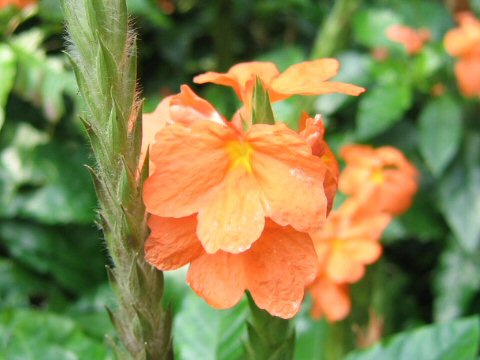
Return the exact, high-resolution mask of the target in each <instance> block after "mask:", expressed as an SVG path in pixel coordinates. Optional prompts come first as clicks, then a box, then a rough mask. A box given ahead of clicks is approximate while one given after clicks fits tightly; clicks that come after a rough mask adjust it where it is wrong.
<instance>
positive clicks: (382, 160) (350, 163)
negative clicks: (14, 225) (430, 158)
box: [339, 145, 417, 215]
mask: <svg viewBox="0 0 480 360" xmlns="http://www.w3.org/2000/svg"><path fill="white" fill-rule="evenodd" d="M340 153H341V155H342V157H343V158H344V159H345V161H346V163H347V166H346V168H345V170H344V171H343V173H342V176H341V177H340V180H339V189H340V190H341V191H342V192H344V193H345V194H347V195H350V196H352V197H353V198H355V199H356V200H357V201H358V202H359V203H361V204H364V205H363V210H364V211H370V212H378V211H387V212H388V213H391V214H394V215H399V214H401V213H403V212H404V211H405V210H407V209H408V208H409V207H410V205H411V203H412V198H413V195H414V194H415V193H416V191H417V182H416V177H417V171H416V170H415V167H414V166H413V165H412V164H410V163H409V162H408V160H407V159H406V158H405V156H404V155H403V154H402V153H401V152H400V151H399V150H397V149H395V148H393V147H389V146H384V147H381V148H378V149H373V148H372V147H370V146H366V145H350V146H345V147H344V148H342V150H341V152H340Z"/></svg>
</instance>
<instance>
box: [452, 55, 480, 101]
mask: <svg viewBox="0 0 480 360" xmlns="http://www.w3.org/2000/svg"><path fill="white" fill-rule="evenodd" d="M455 76H456V78H457V82H458V87H459V88H460V91H461V92H462V94H463V95H465V96H467V97H470V96H480V56H478V57H476V56H470V57H464V58H461V59H460V60H459V61H458V62H457V64H456V65H455Z"/></svg>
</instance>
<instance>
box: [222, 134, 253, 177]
mask: <svg viewBox="0 0 480 360" xmlns="http://www.w3.org/2000/svg"><path fill="white" fill-rule="evenodd" d="M226 149H227V153H228V155H230V160H231V162H232V164H231V167H232V168H235V167H237V166H241V167H243V168H244V169H245V170H246V171H247V172H249V173H251V172H252V163H251V157H252V154H253V148H252V147H251V146H250V144H248V143H245V142H241V141H230V142H228V143H227V146H226Z"/></svg>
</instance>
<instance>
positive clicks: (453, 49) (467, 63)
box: [444, 13, 480, 96]
mask: <svg viewBox="0 0 480 360" xmlns="http://www.w3.org/2000/svg"><path fill="white" fill-rule="evenodd" d="M457 20H458V22H459V23H460V27H458V28H456V29H453V30H450V31H449V32H448V33H447V35H446V36H445V39H444V44H445V49H446V50H447V52H448V53H449V54H450V55H452V56H456V57H458V58H459V60H458V62H457V64H456V65H455V76H456V78H457V82H458V87H459V88H460V91H461V92H462V93H463V94H464V95H465V96H480V21H478V20H477V19H476V18H475V16H474V15H473V14H471V13H461V14H459V15H458V16H457Z"/></svg>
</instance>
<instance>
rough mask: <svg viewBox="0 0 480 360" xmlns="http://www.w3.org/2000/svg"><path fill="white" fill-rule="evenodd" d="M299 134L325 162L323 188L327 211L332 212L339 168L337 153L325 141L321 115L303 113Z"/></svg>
mask: <svg viewBox="0 0 480 360" xmlns="http://www.w3.org/2000/svg"><path fill="white" fill-rule="evenodd" d="M299 135H300V136H301V137H302V138H303V139H305V141H306V142H307V143H309V144H310V147H311V148H312V154H313V155H316V156H318V157H320V159H321V160H322V162H323V163H324V164H325V167H326V170H327V172H326V173H325V180H324V182H323V188H324V190H325V196H326V197H327V212H330V210H331V209H332V206H333V200H334V198H335V194H336V193H337V184H338V174H339V168H338V162H337V159H336V158H335V155H334V154H333V152H332V150H331V149H330V147H329V146H328V144H327V143H326V141H324V135H325V127H324V126H323V121H322V118H321V116H320V115H317V116H315V118H311V117H309V116H308V115H307V114H306V113H303V114H302V117H301V118H300V123H299Z"/></svg>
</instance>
